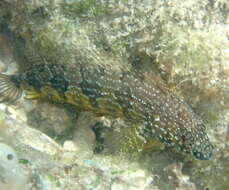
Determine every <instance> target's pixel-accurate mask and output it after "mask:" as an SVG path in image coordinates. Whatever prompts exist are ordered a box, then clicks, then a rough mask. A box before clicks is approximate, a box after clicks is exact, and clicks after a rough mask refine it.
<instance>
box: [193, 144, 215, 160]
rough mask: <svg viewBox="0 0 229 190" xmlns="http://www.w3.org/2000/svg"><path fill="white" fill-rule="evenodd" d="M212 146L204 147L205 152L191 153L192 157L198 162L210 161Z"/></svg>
mask: <svg viewBox="0 0 229 190" xmlns="http://www.w3.org/2000/svg"><path fill="white" fill-rule="evenodd" d="M213 148H214V147H213V146H212V145H208V146H206V147H205V151H193V153H192V154H193V156H194V157H195V158H196V159H198V160H210V159H211V158H212V155H213Z"/></svg>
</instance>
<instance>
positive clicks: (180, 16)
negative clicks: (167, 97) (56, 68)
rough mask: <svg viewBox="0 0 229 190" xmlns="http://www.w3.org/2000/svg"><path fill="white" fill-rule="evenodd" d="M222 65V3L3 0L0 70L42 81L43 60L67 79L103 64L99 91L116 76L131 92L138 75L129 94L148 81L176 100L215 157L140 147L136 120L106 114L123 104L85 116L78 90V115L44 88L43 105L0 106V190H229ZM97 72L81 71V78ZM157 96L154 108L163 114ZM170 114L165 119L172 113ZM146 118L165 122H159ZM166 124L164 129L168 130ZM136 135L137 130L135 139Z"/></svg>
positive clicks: (228, 78) (227, 51) (162, 146)
mask: <svg viewBox="0 0 229 190" xmlns="http://www.w3.org/2000/svg"><path fill="white" fill-rule="evenodd" d="M228 58H229V2H228V1H227V0H215V1H210V0H185V1H178V0H173V1H164V0H163V1H162V0H30V1H27V0H2V1H1V2H0V71H1V73H5V74H7V75H12V74H19V75H22V74H23V73H26V72H29V71H31V70H32V69H31V68H33V70H34V71H35V72H32V76H34V77H35V78H36V77H37V76H39V77H40V78H39V77H38V78H39V80H44V79H45V77H46V76H47V75H45V76H44V75H43V78H42V75H40V71H38V70H39V69H38V65H39V64H44V63H45V64H50V65H52V64H57V65H61V67H62V65H64V67H66V68H67V71H68V72H69V73H70V72H71V68H75V67H76V68H79V67H81V66H82V65H83V66H85V65H86V66H87V67H88V68H103V69H104V70H105V71H108V74H107V76H111V77H110V82H109V83H108V82H107V81H109V80H108V79H109V77H108V79H106V78H105V79H106V80H107V81H105V80H104V83H102V84H104V86H105V85H107V86H108V84H109V85H111V86H112V85H113V84H114V83H113V82H114V79H116V78H117V77H116V76H119V73H122V78H124V79H125V80H126V81H127V82H128V80H130V82H129V83H128V84H129V86H131V85H133V86H134V84H135V83H134V82H133V81H132V82H131V77H130V78H128V76H134V78H133V80H134V79H135V78H137V79H138V81H140V83H136V86H137V85H139V84H141V85H142V87H143V89H144V86H143V84H149V85H154V84H156V86H157V87H158V89H162V90H161V91H162V92H166V93H167V92H168V93H169V94H170V93H171V94H174V95H175V96H177V97H180V98H182V100H183V101H184V102H185V105H186V104H187V105H188V108H190V110H191V111H190V112H188V113H195V115H196V116H198V118H201V121H202V122H203V123H204V126H205V129H204V134H205V133H206V134H207V136H208V138H209V141H210V142H211V144H212V145H213V146H214V150H213V154H212V156H211V158H208V159H196V158H195V156H193V155H191V154H188V153H185V152H184V151H182V150H177V149H176V148H173V147H170V146H167V145H172V144H173V142H174V141H172V142H169V143H167V144H166V143H165V142H164V143H161V141H157V139H156V141H155V142H154V141H153V140H151V139H150V140H148V139H147V138H148V136H147V135H148V133H149V132H148V128H147V129H145V128H143V127H142V126H143V124H144V123H142V122H138V120H134V121H129V120H128V114H126V115H124V117H123V115H122V114H118V115H117V113H119V112H118V111H117V112H115V111H114V110H122V109H123V108H120V107H119V106H120V105H123V104H125V103H126V102H128V101H129V100H125V99H123V100H122V101H123V102H122V103H123V104H121V100H120V101H119V103H120V105H116V104H114V103H113V102H110V101H105V102H104V101H97V103H98V102H99V103H98V104H99V105H103V106H104V107H103V108H104V110H105V111H107V110H108V108H107V107H106V106H107V105H108V107H109V108H110V107H112V108H115V109H113V110H111V111H109V113H110V114H109V115H106V114H105V115H104V114H101V113H100V114H95V112H93V111H91V110H90V109H88V111H87V109H86V108H85V107H86V106H88V105H89V103H88V100H87V97H85V96H84V94H77V95H79V99H80V100H81V101H80V103H79V104H81V103H82V107H83V108H85V109H82V110H83V111H82V110H81V109H78V107H77V108H76V107H74V104H73V105H69V104H65V103H66V102H64V101H60V102H58V103H56V100H57V99H58V97H59V96H58V97H57V95H56V92H55V91H53V88H51V89H50V88H45V90H44V91H42V93H41V94H42V96H44V94H45V93H47V97H48V95H49V98H47V97H46V98H44V99H38V100H27V99H26V98H25V95H24V92H23V94H22V96H23V97H22V98H20V99H19V100H18V101H16V102H14V103H13V104H7V103H2V104H0V108H1V111H0V187H2V188H3V189H9V190H11V189H12V190H22V189H23V190H24V189H25V190H26V189H28V190H30V189H32V190H62V189H63V190H65V189H66V190H78V189H80V190H81V189H82V190H87V189H98V190H103V189H104V190H106V189H112V190H116V189H118V190H122V189H130V190H135V189H140V190H147V189H155V190H173V189H175V190H183V189H185V190H227V189H229V182H228V179H229V168H228V164H229V151H228V150H229V149H228V148H229V59H228ZM103 69H102V70H103ZM46 71H49V70H48V69H47V70H46ZM73 71H75V70H73ZM36 72H38V74H37V73H36ZM68 72H66V73H65V72H64V74H65V75H66V76H69V75H70V74H69V73H68ZM95 73H96V72H93V70H92V71H88V73H86V74H85V76H84V75H83V74H82V73H81V74H82V76H83V77H86V78H87V77H88V78H89V77H92V76H93V74H95ZM117 73H118V74H117ZM125 74H126V75H125ZM61 76H62V75H61ZM77 76H78V75H77ZM80 76H81V75H80ZM95 76H97V75H96V74H95ZM99 76H100V75H98V76H97V78H96V77H95V78H94V81H98V80H99V79H100V78H99ZM112 77H113V78H112ZM125 77H126V78H125ZM56 78H58V79H59V78H61V77H56ZM76 78H77V77H76ZM27 79H28V78H27ZM92 79H93V77H92ZM78 80H81V79H78ZM86 80H87V79H86ZM92 81H93V80H92ZM6 84H7V83H5V82H4V81H3V82H2V80H1V78H0V95H1V97H0V100H1V101H2V100H3V98H4V97H5V95H7V94H6V89H7V90H9V89H11V88H8V87H6V86H5V85H6ZM42 84H43V83H42ZM61 84H62V83H61ZM128 84H127V85H126V86H128ZM10 87H12V86H10ZM113 87H114V86H113ZM140 87H141V86H140ZM114 88H115V87H114ZM88 91H90V90H88ZM8 92H9V93H10V94H8V95H12V96H16V95H17V94H14V91H13V90H12V91H11V90H10V91H8ZM50 92H51V93H50ZM76 92H78V91H76ZM149 92H151V91H149ZM15 93H16V92H15ZM74 93H75V91H74ZM88 93H89V92H88ZM50 94H51V95H52V96H51V95H50ZM45 95H46V94H45ZM87 95H88V94H87ZM151 95H152V94H151ZM30 96H38V94H34V93H32V94H30ZM139 96H140V97H142V100H143V101H145V100H146V98H147V96H144V93H142V94H140V95H139ZM159 96H160V93H159V95H158V96H157V98H158V99H156V98H155V99H151V100H152V102H154V103H155V105H156V104H157V103H158V104H159V107H160V106H161V105H163V102H160V100H161V99H162V98H161V99H160V97H159ZM161 96H162V95H161ZM149 97H151V96H149ZM85 99H86V100H85ZM4 100H6V99H4ZM58 100H59V99H58ZM102 100H103V99H102ZM112 100H113V99H112V98H111V101H112ZM102 103H103V104H102ZM164 103H166V102H164ZM171 105H172V104H171ZM175 105H177V104H176V102H175ZM172 108H173V109H174V110H169V109H168V110H166V111H164V112H163V113H167V112H168V113H174V112H176V109H175V106H174V107H172ZM139 110H140V111H141V109H140V108H139ZM139 110H138V111H139ZM124 111H126V110H124ZM138 113H139V112H134V114H135V115H137V116H136V117H137V118H138V116H139V115H141V114H138ZM129 115H130V116H132V115H131V114H130V113H129ZM162 115H163V114H162ZM181 116H182V117H183V118H188V117H189V116H190V115H189V114H187V115H185V114H184V115H181ZM181 116H180V117H181ZM153 118H154V121H156V122H159V123H158V124H159V125H161V126H163V123H161V122H163V121H161V118H162V117H161V115H157V114H156V115H154V117H153ZM185 121H186V120H185ZM187 121H188V120H187ZM153 124H154V125H155V123H153ZM183 126H184V125H183ZM185 126H186V125H185ZM187 126H188V125H187ZM166 127H167V128H165V131H166V132H168V131H169V129H171V128H170V126H169V125H168V123H166ZM139 129H144V130H142V131H141V133H143V135H142V136H141V135H139ZM172 129H173V128H172ZM185 129H187V128H185ZM196 130H197V132H199V131H198V130H199V128H198V129H196ZM153 132H154V131H153ZM172 134H173V133H172ZM198 135H200V133H197V136H198ZM186 137H187V135H185V138H186ZM192 142H193V143H194V141H192ZM203 145H204V144H203ZM197 158H198V156H197ZM199 158H201V157H199ZM202 158H203V157H202Z"/></svg>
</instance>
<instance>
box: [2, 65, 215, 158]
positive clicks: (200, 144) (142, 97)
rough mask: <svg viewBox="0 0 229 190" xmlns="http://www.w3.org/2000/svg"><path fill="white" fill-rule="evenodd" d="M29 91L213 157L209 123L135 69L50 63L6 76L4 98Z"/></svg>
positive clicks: (195, 153) (29, 95)
mask: <svg viewBox="0 0 229 190" xmlns="http://www.w3.org/2000/svg"><path fill="white" fill-rule="evenodd" d="M23 90H25V91H26V93H27V96H26V98H28V99H38V98H43V99H46V100H49V101H52V102H55V103H60V104H70V105H73V106H74V107H76V108H77V109H78V110H80V111H91V112H93V113H94V114H95V115H96V116H107V115H109V116H112V117H120V118H123V119H124V120H127V121H131V122H133V123H139V124H143V127H139V128H138V129H137V133H138V135H139V136H141V137H143V138H144V139H145V140H146V141H151V140H152V139H159V140H160V141H161V142H163V143H165V144H166V145H168V146H172V147H176V148H177V149H179V150H181V151H182V152H185V153H190V154H192V155H193V156H194V157H195V158H197V159H200V160H208V159H210V158H211V156H212V151H213V146H212V144H211V143H210V141H209V138H208V136H207V134H206V131H205V125H204V123H203V121H202V120H201V119H200V118H199V117H198V116H197V115H196V114H195V113H194V112H193V111H192V109H191V108H190V107H189V106H188V104H187V103H185V102H184V101H183V100H182V99H181V98H179V97H177V96H176V95H175V94H173V93H172V92H170V91H169V90H167V89H166V88H163V87H161V86H159V85H158V84H157V82H156V81H142V80H140V79H139V77H137V74H134V73H133V72H132V73H131V72H128V71H126V72H124V71H111V70H109V69H107V68H103V67H101V66H94V65H93V66H92V65H87V64H84V65H83V64H78V65H66V64H48V63H46V62H45V61H44V62H43V63H37V64H34V65H32V66H31V67H30V68H28V69H27V70H26V71H25V72H24V73H22V74H14V75H5V74H0V95H1V99H0V102H8V103H12V102H14V101H16V100H17V99H18V98H19V97H20V96H21V95H22V91H23Z"/></svg>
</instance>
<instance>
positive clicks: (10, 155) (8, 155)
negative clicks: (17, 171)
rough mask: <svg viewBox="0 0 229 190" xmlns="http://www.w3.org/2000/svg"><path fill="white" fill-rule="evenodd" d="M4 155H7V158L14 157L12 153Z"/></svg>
mask: <svg viewBox="0 0 229 190" xmlns="http://www.w3.org/2000/svg"><path fill="white" fill-rule="evenodd" d="M6 157H7V159H8V160H13V158H14V156H13V155H12V154H7V156H6Z"/></svg>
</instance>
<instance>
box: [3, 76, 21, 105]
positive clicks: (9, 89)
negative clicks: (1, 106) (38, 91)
mask: <svg viewBox="0 0 229 190" xmlns="http://www.w3.org/2000/svg"><path fill="white" fill-rule="evenodd" d="M11 77H12V75H5V74H2V73H0V103H3V102H4V103H7V104H12V103H14V102H15V101H16V100H18V99H19V98H20V97H21V95H22V89H21V88H20V87H18V86H17V84H16V83H15V82H13V80H12V78H11Z"/></svg>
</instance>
